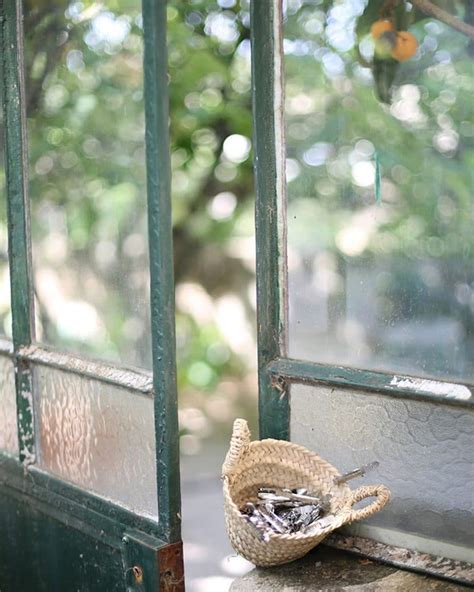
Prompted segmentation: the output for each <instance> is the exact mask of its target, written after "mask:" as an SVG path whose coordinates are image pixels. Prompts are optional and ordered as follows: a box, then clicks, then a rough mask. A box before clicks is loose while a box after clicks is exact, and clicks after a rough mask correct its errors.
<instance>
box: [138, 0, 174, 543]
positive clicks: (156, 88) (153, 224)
mask: <svg viewBox="0 0 474 592" xmlns="http://www.w3.org/2000/svg"><path fill="white" fill-rule="evenodd" d="M142 6H143V27H144V38H145V55H144V75H145V121H146V163H147V193H148V229H149V230H148V232H149V245H150V281H151V329H152V355H153V383H154V390H155V427H156V456H157V480H158V508H159V521H160V524H161V525H162V528H163V533H164V536H165V537H166V540H167V542H175V541H179V540H180V538H181V534H180V523H181V517H180V512H181V495H180V479H179V429H178V409H177V394H176V347H175V314H174V313H175V309H174V274H173V248H172V222H171V188H170V185H171V179H170V177H171V168H170V154H169V129H168V127H169V111H168V109H169V107H168V65H167V51H166V1H165V0H143V3H142Z"/></svg>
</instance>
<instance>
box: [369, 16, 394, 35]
mask: <svg viewBox="0 0 474 592" xmlns="http://www.w3.org/2000/svg"><path fill="white" fill-rule="evenodd" d="M389 31H395V27H394V26H393V25H392V23H391V22H390V21H385V20H381V21H375V23H374V24H373V25H372V26H371V27H370V32H371V33H372V37H373V38H374V39H380V37H381V36H382V35H383V34H384V33H387V32H389Z"/></svg>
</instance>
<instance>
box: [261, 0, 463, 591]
mask: <svg viewBox="0 0 474 592" xmlns="http://www.w3.org/2000/svg"><path fill="white" fill-rule="evenodd" d="M250 16H251V42H252V96H253V109H254V128H253V132H254V170H255V178H256V210H255V211H256V214H255V215H256V248H257V250H256V253H257V261H256V264H257V319H258V322H257V331H258V349H259V352H258V355H259V357H258V372H259V414H260V416H259V424H260V437H262V438H281V439H290V437H291V434H290V414H291V385H292V384H307V385H330V386H333V387H335V393H336V395H337V393H341V392H342V393H343V392H344V389H348V390H351V392H354V391H356V392H361V393H373V394H383V395H386V396H389V397H394V398H397V397H398V398H403V399H410V400H420V401H427V402H432V403H436V404H438V405H443V406H447V405H454V406H459V407H464V408H469V409H470V410H473V409H474V388H473V386H472V385H469V384H464V385H462V386H463V393H464V394H465V393H469V392H470V397H469V396H465V397H463V398H455V397H449V396H446V395H443V394H437V392H438V393H443V392H449V387H450V386H452V385H451V383H446V382H444V381H441V380H436V379H433V380H429V381H423V380H417V379H413V377H408V376H403V375H400V374H397V375H396V376H395V375H394V374H390V373H384V372H375V371H366V370H362V369H354V368H347V367H341V366H334V365H327V364H318V363H316V362H310V361H306V360H296V359H291V358H289V357H288V355H287V333H288V327H287V322H288V321H287V318H288V313H287V306H288V301H287V267H286V249H287V244H286V187H285V170H284V168H285V164H284V163H285V142H284V123H283V119H284V76H283V64H282V62H283V43H282V37H283V30H282V29H283V17H282V0H252V1H251V11H250ZM434 386H437V387H439V388H433V387H434ZM336 387H337V389H336ZM464 389H465V390H464ZM436 391H437V392H436ZM338 396H342V395H341V394H339V395H338ZM350 538H351V540H352V542H350V543H348V544H345V545H344V544H342V543H341V542H340V541H339V542H338V543H337V544H338V545H339V546H341V547H342V548H346V549H349V550H352V551H354V542H355V541H357V545H358V547H359V548H360V549H362V554H365V555H367V556H372V557H375V558H377V559H381V560H383V561H386V562H389V563H392V564H395V565H401V566H406V562H405V561H403V560H400V559H399V557H397V553H396V552H395V551H394V549H393V548H392V549H391V548H389V546H388V545H384V544H381V543H374V544H369V545H367V544H365V543H363V542H362V541H363V540H366V539H357V537H350ZM334 544H335V543H334ZM443 561H444V562H445V566H447V569H443V568H442V567H440V565H441V563H442V562H440V561H439V558H434V557H430V558H428V559H426V558H425V559H423V558H419V562H418V569H419V570H421V571H425V572H429V573H434V574H436V575H441V576H442V577H448V578H450V577H452V578H455V579H462V578H463V576H462V575H461V576H459V577H458V576H457V575H456V574H462V573H465V572H464V571H463V570H464V569H465V568H466V567H465V565H464V564H463V562H455V561H450V560H447V559H443ZM454 564H460V565H454ZM461 564H462V565H461ZM410 569H413V565H412V566H411V567H410ZM415 569H416V568H415ZM466 569H468V568H466ZM469 569H470V567H469ZM471 583H472V582H471Z"/></svg>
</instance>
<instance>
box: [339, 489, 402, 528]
mask: <svg viewBox="0 0 474 592" xmlns="http://www.w3.org/2000/svg"><path fill="white" fill-rule="evenodd" d="M367 497H375V500H374V501H373V502H372V503H371V504H369V505H368V506H365V508H360V509H358V510H351V511H350V512H349V515H348V518H347V519H346V521H345V523H346V524H347V523H350V522H355V521H356V520H364V519H365V518H369V516H372V515H373V514H376V513H377V512H379V511H380V510H381V509H382V508H383V507H384V506H385V505H386V504H387V503H388V502H389V501H390V497H391V495H390V490H389V489H388V487H385V485H366V486H363V487H359V488H358V489H356V490H355V491H353V492H352V500H351V505H352V506H353V505H354V504H356V503H357V502H360V501H362V500H363V499H365V498H367Z"/></svg>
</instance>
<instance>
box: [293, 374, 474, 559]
mask: <svg viewBox="0 0 474 592" xmlns="http://www.w3.org/2000/svg"><path fill="white" fill-rule="evenodd" d="M458 388H466V387H462V386H461V387H460V386H459V385H458ZM291 439H292V441H293V442H296V443H298V444H302V445H304V446H306V447H308V448H310V449H311V450H314V451H315V452H317V453H318V454H320V455H321V456H322V457H323V458H325V459H326V460H328V461H329V462H330V463H331V464H333V465H334V466H335V467H337V468H338V470H339V471H340V472H341V473H342V472H345V471H350V470H352V469H354V468H356V467H359V466H361V465H364V464H366V463H369V462H372V461H373V460H377V461H379V463H380V464H379V466H378V468H377V469H375V470H374V471H372V472H371V473H370V474H368V475H367V476H366V477H364V479H358V480H357V481H354V482H353V483H352V484H351V487H353V488H356V487H359V486H360V485H366V484H377V483H383V484H385V485H387V486H388V487H389V488H390V490H391V492H392V500H391V502H390V504H388V505H387V506H386V507H385V508H384V509H383V510H382V511H381V512H380V513H378V514H376V515H374V516H373V517H372V518H370V519H369V520H364V521H363V522H361V523H360V525H359V526H358V527H357V528H358V532H359V534H360V535H361V536H369V537H370V538H375V539H378V540H382V541H385V542H387V543H389V544H393V545H395V546H400V547H403V548H405V547H407V546H408V547H410V548H415V549H418V550H420V551H424V552H428V553H433V554H435V555H441V556H444V557H452V558H454V559H460V560H464V561H472V541H473V538H472V533H473V532H474V503H473V502H474V500H473V497H472V491H473V487H474V480H473V478H474V475H473V471H472V457H473V454H474V415H473V413H472V412H471V411H470V410H469V409H465V408H462V407H449V406H444V405H443V406H440V405H439V404H436V403H430V402H426V401H411V400H403V399H397V398H392V397H387V396H385V395H375V394H368V393H363V392H361V391H357V390H340V389H333V388H330V387H325V386H318V387H310V386H302V385H294V386H293V387H292V396H291ZM367 529H368V530H367ZM410 536H412V537H413V538H410Z"/></svg>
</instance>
